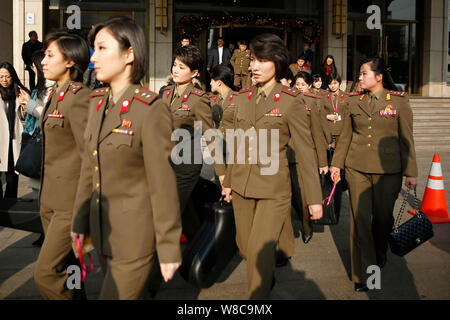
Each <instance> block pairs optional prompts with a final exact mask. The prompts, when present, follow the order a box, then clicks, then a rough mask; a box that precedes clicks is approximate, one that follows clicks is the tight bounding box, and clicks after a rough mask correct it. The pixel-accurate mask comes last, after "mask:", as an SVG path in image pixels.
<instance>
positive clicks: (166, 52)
mask: <svg viewBox="0 0 450 320" xmlns="http://www.w3.org/2000/svg"><path fill="white" fill-rule="evenodd" d="M167 6H168V7H167V11H168V21H167V25H168V28H167V29H166V30H160V29H159V28H156V26H155V12H156V0H150V10H149V11H150V19H149V33H150V35H149V36H150V39H149V45H150V59H149V63H150V65H149V78H150V80H149V88H150V90H153V91H156V92H158V91H159V88H161V86H163V85H164V83H165V82H166V79H167V76H168V75H169V74H170V68H171V64H172V35H173V28H174V21H173V0H168V3H167Z"/></svg>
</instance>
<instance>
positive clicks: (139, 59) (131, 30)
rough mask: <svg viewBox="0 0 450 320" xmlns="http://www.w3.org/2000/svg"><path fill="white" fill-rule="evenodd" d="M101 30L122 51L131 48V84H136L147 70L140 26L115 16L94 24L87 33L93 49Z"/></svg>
mask: <svg viewBox="0 0 450 320" xmlns="http://www.w3.org/2000/svg"><path fill="white" fill-rule="evenodd" d="M103 28H105V29H107V30H108V31H109V33H110V34H111V35H112V36H113V37H114V39H116V40H117V42H119V46H120V49H121V50H122V51H125V50H128V49H129V48H133V54H134V61H133V65H132V67H131V75H130V77H131V79H130V81H131V82H132V83H135V84H138V83H139V82H140V81H141V79H142V78H143V77H144V76H145V73H146V72H147V68H148V58H149V57H148V43H147V39H146V37H145V32H144V30H143V29H142V28H141V26H139V25H137V24H136V23H135V22H134V21H133V20H131V19H130V18H128V17H125V16H115V17H112V18H109V19H107V20H105V21H103V22H100V23H98V24H96V25H95V26H94V27H93V28H92V29H91V32H89V42H90V43H91V46H92V47H94V41H95V36H96V35H97V33H98V32H99V31H100V30H102V29H103Z"/></svg>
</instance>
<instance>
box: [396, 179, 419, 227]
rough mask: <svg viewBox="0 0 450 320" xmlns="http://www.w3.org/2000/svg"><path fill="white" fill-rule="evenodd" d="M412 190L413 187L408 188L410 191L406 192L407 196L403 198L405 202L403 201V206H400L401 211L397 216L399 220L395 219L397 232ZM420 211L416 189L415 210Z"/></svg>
mask: <svg viewBox="0 0 450 320" xmlns="http://www.w3.org/2000/svg"><path fill="white" fill-rule="evenodd" d="M410 190H411V187H408V189H407V190H406V195H405V196H404V197H403V201H402V204H401V206H400V211H399V213H398V215H397V218H396V219H395V223H394V230H397V229H398V227H399V226H400V221H401V220H402V217H403V213H404V212H405V206H406V201H407V200H408V197H409V192H410ZM418 209H419V199H417V190H416V189H414V206H413V210H418Z"/></svg>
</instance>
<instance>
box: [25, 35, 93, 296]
mask: <svg viewBox="0 0 450 320" xmlns="http://www.w3.org/2000/svg"><path fill="white" fill-rule="evenodd" d="M44 49H45V57H44V59H43V60H42V62H41V64H42V70H43V72H44V76H45V78H46V79H47V80H53V81H55V82H56V83H57V87H56V88H55V90H54V92H53V94H51V97H50V98H49V100H48V102H47V103H46V104H45V107H44V109H43V111H42V114H41V118H40V121H39V125H40V128H41V134H42V139H41V141H42V170H41V188H40V194H39V209H40V214H41V221H42V227H43V229H44V234H45V240H44V243H43V244H42V248H41V251H40V253H39V257H38V259H37V262H36V268H35V270H34V281H35V283H36V286H37V288H38V290H39V292H40V293H41V295H42V296H43V297H44V298H45V299H49V300H72V299H84V298H85V293H84V288H83V287H82V288H81V289H73V290H72V289H70V288H69V287H68V286H67V279H68V278H69V274H68V273H67V272H66V270H67V267H68V266H69V265H78V262H77V259H76V258H75V255H74V253H73V250H72V239H71V237H70V227H71V221H72V216H73V206H74V202H75V195H76V192H77V188H78V183H79V182H80V170H81V160H82V154H83V151H84V148H85V136H84V133H85V129H86V124H87V122H88V109H89V108H88V107H89V101H88V95H89V89H88V88H87V87H84V86H83V85H82V84H81V83H80V82H81V81H82V79H83V73H84V71H85V70H86V68H87V67H88V64H89V46H88V44H87V42H86V40H84V39H83V38H81V37H79V36H77V35H75V34H69V33H67V32H54V33H50V34H48V35H47V37H46V40H45V47H44Z"/></svg>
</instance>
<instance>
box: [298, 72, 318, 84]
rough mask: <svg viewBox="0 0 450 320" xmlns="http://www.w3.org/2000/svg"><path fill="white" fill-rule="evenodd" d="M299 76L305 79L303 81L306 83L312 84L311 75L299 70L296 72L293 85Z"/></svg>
mask: <svg viewBox="0 0 450 320" xmlns="http://www.w3.org/2000/svg"><path fill="white" fill-rule="evenodd" d="M299 78H301V79H303V80H305V82H306V83H307V84H308V85H312V83H313V78H312V77H311V75H310V74H309V73H308V72H305V71H300V72H299V73H297V74H296V75H295V78H294V85H295V83H296V82H297V79H299Z"/></svg>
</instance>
